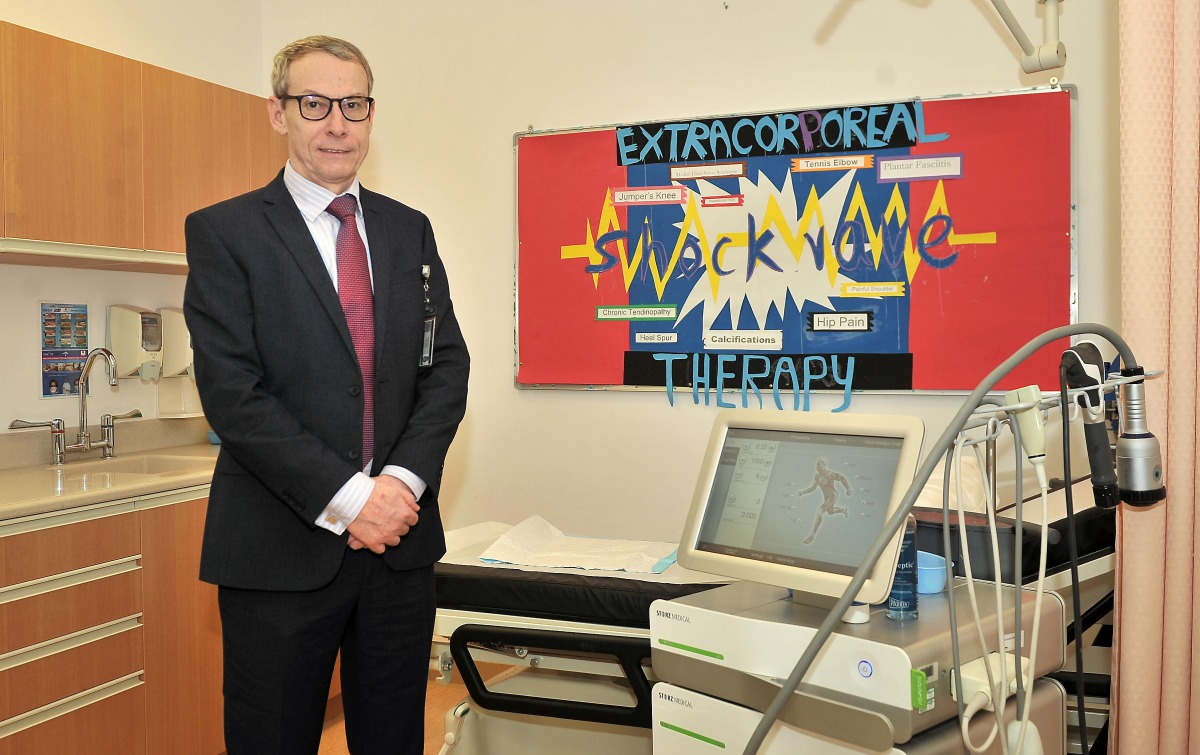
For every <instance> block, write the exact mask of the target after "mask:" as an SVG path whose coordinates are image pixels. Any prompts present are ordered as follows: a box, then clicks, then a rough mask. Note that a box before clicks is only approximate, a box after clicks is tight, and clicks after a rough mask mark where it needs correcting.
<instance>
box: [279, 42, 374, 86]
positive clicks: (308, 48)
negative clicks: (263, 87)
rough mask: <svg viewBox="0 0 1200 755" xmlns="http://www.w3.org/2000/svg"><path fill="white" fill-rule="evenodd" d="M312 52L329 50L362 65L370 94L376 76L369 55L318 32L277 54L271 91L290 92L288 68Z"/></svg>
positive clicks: (341, 58) (334, 55)
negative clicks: (369, 61)
mask: <svg viewBox="0 0 1200 755" xmlns="http://www.w3.org/2000/svg"><path fill="white" fill-rule="evenodd" d="M310 52H327V53H329V54H330V55H332V56H333V57H335V58H338V59H339V60H349V61H353V62H355V63H358V64H359V65H361V66H362V67H363V70H364V71H366V72H367V95H368V96H370V94H371V89H372V88H373V87H374V86H375V76H374V75H373V74H372V73H371V64H370V63H368V62H367V56H365V55H363V54H362V50H360V49H358V48H357V47H355V46H354V45H352V44H351V43H349V42H347V41H346V40H344V39H338V38H337V37H326V36H322V35H319V34H318V35H315V36H312V37H305V38H304V39H297V40H296V41H295V42H292V43H291V44H290V45H287V46H286V47H284V48H283V49H282V50H280V51H279V52H278V53H276V54H275V64H274V66H273V67H272V69H271V91H272V92H273V93H274V94H275V96H276V97H284V96H286V95H287V94H288V69H289V68H290V67H291V65H292V61H294V60H296V59H297V58H300V57H303V56H305V55H307V54H309V53H310Z"/></svg>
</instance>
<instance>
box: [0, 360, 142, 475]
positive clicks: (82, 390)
mask: <svg viewBox="0 0 1200 755" xmlns="http://www.w3.org/2000/svg"><path fill="white" fill-rule="evenodd" d="M97 359H103V360H104V361H105V365H104V366H105V369H107V370H108V384H109V385H116V384H117V358H116V357H114V356H113V353H112V352H111V351H109V350H108V349H105V348H95V349H92V350H91V351H90V352H88V355H87V361H86V362H84V363H83V372H81V373H80V375H79V380H78V381H77V383H76V386H77V389H78V391H79V435H78V436H76V442H75V443H72V444H70V445H67V442H66V429H65V428H64V426H63V421H62V420H61V419H52V420H48V421H46V422H30V421H28V420H24V419H14V420H13V421H12V422H11V423H10V424H9V426H8V429H9V430H21V429H24V428H27V427H48V428H50V441H51V443H50V463H51V464H64V463H66V460H67V451H90V450H92V449H93V448H100V449H103V454H101V457H102V458H105V459H111V458H112V457H113V450H114V449H115V448H116V445H117V438H116V434H115V432H114V430H113V423H114V421H115V420H118V419H131V418H133V417H140V416H142V413H141V411H140V410H138V409H130V410H129V411H127V412H125V413H124V414H105V415H104V416H103V417H101V418H100V440H98V441H94V442H93V441H92V437H91V435H90V434H89V433H88V421H87V394H88V377H89V376H90V375H91V372H92V365H93V364H94V363H95V362H96V360H97Z"/></svg>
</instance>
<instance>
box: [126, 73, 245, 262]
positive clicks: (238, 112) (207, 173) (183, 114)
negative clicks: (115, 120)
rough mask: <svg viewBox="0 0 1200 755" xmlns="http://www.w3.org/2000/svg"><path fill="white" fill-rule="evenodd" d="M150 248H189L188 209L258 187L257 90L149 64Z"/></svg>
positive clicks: (145, 111)
mask: <svg viewBox="0 0 1200 755" xmlns="http://www.w3.org/2000/svg"><path fill="white" fill-rule="evenodd" d="M142 94H143V105H142V123H143V126H144V128H145V133H146V136H145V145H146V153H145V154H146V163H145V181H146V242H145V244H146V246H145V248H146V249H155V250H158V251H164V252H182V251H184V242H183V221H184V218H186V217H187V215H188V213H190V212H193V211H194V210H198V209H200V208H201V207H207V206H208V205H210V204H213V203H214V202H219V201H221V200H222V199H228V198H229V197H232V196H236V195H238V194H242V193H244V192H246V191H248V190H249V189H250V138H249V135H248V134H247V107H246V98H247V97H249V95H247V94H245V93H244V92H238V91H235V90H233V89H226V88H225V87H221V86H217V85H216V84H210V83H209V82H207V81H201V80H200V79H194V78H192V77H190V76H184V75H182V74H178V73H175V72H173V71H167V70H164V69H162V68H156V67H154V66H149V65H147V66H143V68H142Z"/></svg>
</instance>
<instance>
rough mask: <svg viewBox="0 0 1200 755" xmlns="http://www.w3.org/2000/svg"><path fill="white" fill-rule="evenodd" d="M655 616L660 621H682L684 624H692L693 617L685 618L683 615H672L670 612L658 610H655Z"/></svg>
mask: <svg viewBox="0 0 1200 755" xmlns="http://www.w3.org/2000/svg"><path fill="white" fill-rule="evenodd" d="M654 615H655V616H657V617H658V618H660V619H667V620H668V621H682V622H683V623H684V624H691V623H692V617H691V616H685V615H683V614H681V613H671V612H670V611H663V610H661V609H658V608H656V609H654Z"/></svg>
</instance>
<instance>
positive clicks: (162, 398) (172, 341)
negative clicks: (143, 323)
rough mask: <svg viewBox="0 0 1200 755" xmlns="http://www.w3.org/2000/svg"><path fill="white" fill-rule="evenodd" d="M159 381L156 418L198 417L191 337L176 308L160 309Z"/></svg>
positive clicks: (180, 313) (198, 396)
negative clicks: (160, 352) (161, 349)
mask: <svg viewBox="0 0 1200 755" xmlns="http://www.w3.org/2000/svg"><path fill="white" fill-rule="evenodd" d="M158 314H159V315H160V316H161V317H162V344H163V357H162V379H161V380H159V381H158V416H159V417H162V418H173V417H200V416H203V414H204V412H203V411H202V409H201V408H200V394H199V393H198V392H197V391H196V380H195V378H193V377H192V336H191V333H189V332H188V329H187V323H185V322H184V319H183V310H182V309H180V308H179V307H163V308H162V309H160V310H158Z"/></svg>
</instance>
